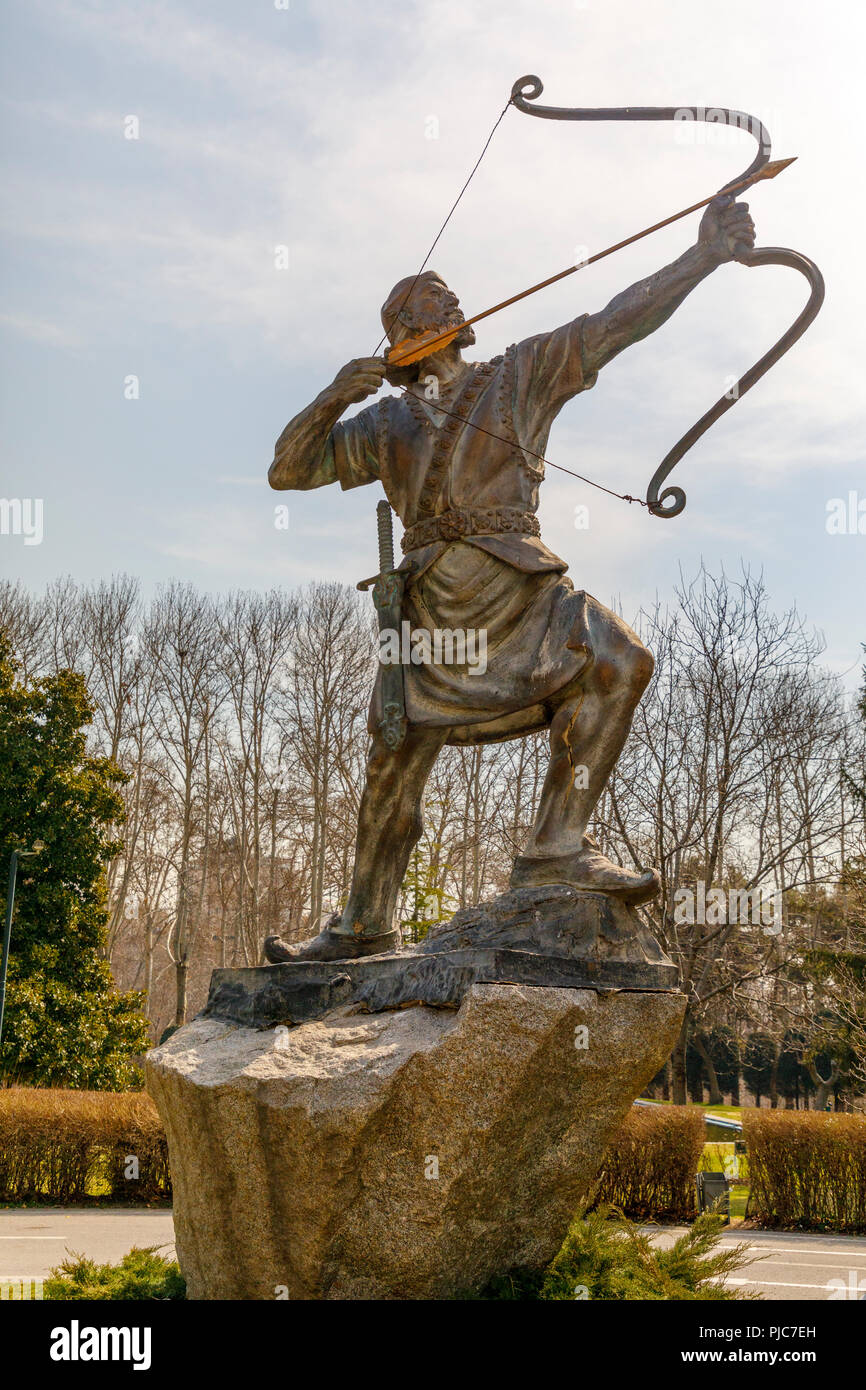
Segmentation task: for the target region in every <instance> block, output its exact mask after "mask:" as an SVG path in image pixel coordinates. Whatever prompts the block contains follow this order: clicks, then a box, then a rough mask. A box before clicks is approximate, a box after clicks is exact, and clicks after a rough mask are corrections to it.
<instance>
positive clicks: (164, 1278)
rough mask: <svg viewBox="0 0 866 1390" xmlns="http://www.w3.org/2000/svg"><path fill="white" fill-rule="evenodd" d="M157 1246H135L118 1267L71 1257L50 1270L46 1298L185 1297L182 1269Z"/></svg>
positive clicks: (75, 1256)
mask: <svg viewBox="0 0 866 1390" xmlns="http://www.w3.org/2000/svg"><path fill="white" fill-rule="evenodd" d="M158 1249H159V1247H158V1246H156V1245H152V1246H148V1247H146V1248H145V1249H139V1247H138V1246H133V1248H132V1249H131V1250H130V1252H129V1254H128V1255H124V1257H123V1259H122V1260H121V1261H120V1264H119V1265H98V1264H96V1263H95V1261H93V1260H88V1259H87V1258H86V1257H85V1256H84V1255H71V1256H70V1258H69V1259H68V1260H64V1262H63V1264H61V1265H58V1267H57V1268H56V1269H53V1270H52V1271H51V1276H50V1278H48V1279H46V1281H45V1284H44V1287H43V1297H44V1298H47V1299H55V1300H57V1301H59V1302H63V1303H69V1302H73V1301H75V1300H77V1299H84V1300H87V1301H88V1302H89V1301H92V1300H93V1299H99V1298H114V1299H121V1300H138V1301H141V1300H144V1299H161V1300H165V1299H170V1298H186V1284H185V1282H184V1278H183V1275H182V1274H181V1272H180V1266H179V1265H178V1264H177V1263H176V1261H174V1260H169V1259H168V1258H167V1257H166V1256H165V1255H160V1254H158V1253H157V1252H158Z"/></svg>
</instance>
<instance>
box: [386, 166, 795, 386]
mask: <svg viewBox="0 0 866 1390" xmlns="http://www.w3.org/2000/svg"><path fill="white" fill-rule="evenodd" d="M796 158H797V156H796V155H792V156H791V158H790V159H771V160H770V161H769V163H767V164H765V165H764V166H763V168H761V169H758V171H757V172H756V173H754V174H752V175H751V176H750V177H749V178H747V179H742V180H741V181H740V182H739V183H733V184H730V185H729V186H728V187H727V188H724V189H723V190H722V192H721V193H711V194H710V196H709V198H702V199H701V201H700V202H699V203H692V205H691V207H688V208H683V210H682V212H675V213H674V214H673V216H671V217H665V218H664V219H663V221H661V222H655V223H654V224H653V226H652V227H645V228H644V230H643V231H642V232H635V233H634V235H633V236H629V237H626V238H625V240H624V241H618V242H616V244H615V245H614V246H608V247H607V248H606V249H605V250H604V251H596V253H595V255H594V256H588V257H587V259H586V260H585V261H580V262H579V263H578V264H577V265H570V266H568V267H567V268H566V269H565V270H560V271H559V272H558V273H557V274H556V275H550V276H548V278H547V279H546V280H540V281H539V282H538V284H537V285H530V287H529V289H528V290H521V291H520V293H519V294H513V295H512V296H511V298H510V299H503V300H502V302H501V304H494V305H493V308H492V309H484V310H483V312H482V313H480V314H474V315H473V316H472V318H471V319H464V320H463V321H462V322H461V323H458V324H454V325H453V326H452V327H450V328H446V329H444V330H442V331H440V332H437V331H436V330H435V329H433V330H430V331H429V332H427V333H422V334H421V335H420V336H419V337H417V338H403V339H402V341H401V342H399V343H395V344H394V346H393V347H391V348H389V349H388V351H387V353H386V354H385V360H386V362H387V363H388V366H389V367H407V366H408V365H409V364H410V363H411V362H420V361H422V359H423V358H425V357H429V356H431V354H432V352H438V351H439V349H440V348H443V347H446V346H447V344H448V343H450V342H451V341H452V340H453V339H454V338H456V337H457V334H458V333H460V332H461V331H462V330H463V329H464V328H467V327H468V326H469V324H471V323H479V322H480V321H481V319H486V318H489V317H490V315H491V314H497V313H498V312H499V310H500V309H507V308H508V306H509V304H516V303H517V301H518V300H519V299H526V298H527V297H528V296H529V295H530V294H536V293H537V292H538V290H543V289H546V288H547V286H548V285H555V284H556V282H557V280H564V279H565V277H566V276H567V275H574V274H575V272H576V271H578V270H583V269H584V267H585V266H588V265H593V264H594V262H595V261H601V260H603V259H604V257H605V256H612V255H613V253H614V251H621V250H622V249H623V247H624V246H631V245H632V243H633V242H635V241H640V240H641V239H642V237H645V236H650V235H651V234H652V233H653V232H657V231H659V229H660V228H661V227H669V226H670V224H671V223H672V222H678V221H679V220H680V218H681V217H688V215H689V213H692V212H697V211H698V209H699V208H705V207H706V206H707V204H708V203H712V202H713V200H714V199H715V198H719V197H728V195H729V194H733V193H741V192H742V191H743V190H744V189H746V188H750V187H751V186H752V184H754V183H760V182H761V180H762V179H774V178H775V177H776V175H777V174H781V172H782V170H783V169H787V167H788V165H789V164H793V163H794V160H795V159H796Z"/></svg>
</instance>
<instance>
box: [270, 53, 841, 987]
mask: <svg viewBox="0 0 866 1390" xmlns="http://www.w3.org/2000/svg"><path fill="white" fill-rule="evenodd" d="M540 91H541V84H540V82H538V79H537V78H525V79H521V81H520V82H519V83H516V84H515V88H514V91H513V93H512V101H513V103H514V104H515V105H516V106H517V107H518V108H519V109H522V110H525V111H527V112H529V113H530V114H533V115H541V116H547V117H550V118H553V119H568V120H587V119H588V120H608V119H622V120H634V119H653V120H662V119H673V118H674V114H675V113H674V110H673V108H642V109H639V110H638V109H634V108H622V109H619V108H610V109H606V110H605V111H589V112H587V111H578V110H575V111H571V110H569V109H565V108H564V109H557V108H543V107H532V106H531V105H528V104H527V103H528V102H531V101H532V100H533V99H534V98H535V97H537V96H538V94H539V93H540ZM728 114H736V113H728ZM749 119H751V118H749ZM757 124H758V126H759V129H760V137H759V139H760V149H759V152H758V155H757V156H756V159H755V161H754V162H753V164H752V165H751V166H750V167H749V169H748V170H747V171H746V173H745V175H744V176H743V177H745V178H748V177H751V176H754V175H756V174H757V173H758V172H759V171H760V170H761V169H764V167H765V166H766V165H767V163H768V160H769V137H768V136H767V135H766V132H765V131H764V129H763V127H760V125H759V123H757ZM731 182H732V183H736V182H737V181H736V180H732V181H731ZM727 187H729V186H726V189H725V190H722V194H721V195H720V196H719V197H717V198H716V199H715V200H713V201H712V202H711V203H710V204H709V206H708V207H707V210H706V211H705V213H704V215H703V218H702V221H701V224H700V231H699V235H698V240H697V242H696V243H695V245H694V246H692V247H690V248H689V249H688V250H686V251H685V252H684V253H683V255H681V256H680V257H679V258H678V259H677V260H676V261H674V262H673V264H671V265H668V266H665V267H664V268H662V269H661V270H659V271H658V272H656V273H655V274H654V275H651V276H649V277H648V278H647V279H645V280H642V281H640V282H638V283H637V284H635V285H632V286H631V287H630V288H629V289H627V290H625V291H624V292H623V293H621V294H619V295H617V296H616V297H615V298H614V299H613V300H612V301H611V302H610V304H608V305H607V307H606V308H605V309H603V310H602V311H601V312H599V313H595V314H580V315H579V316H577V317H575V318H573V319H571V320H570V321H568V322H566V323H565V324H563V325H562V326H560V327H558V328H555V329H553V330H552V331H550V332H543V333H539V334H536V335H534V336H533V337H531V338H527V339H524V340H523V341H522V342H519V343H516V344H513V345H512V346H511V347H509V348H508V349H507V350H506V351H505V353H504V354H502V355H501V356H499V357H495V358H493V359H492V361H490V362H467V361H465V360H464V358H463V355H462V352H463V349H465V348H467V347H470V346H471V345H472V344H473V343H474V341H475V334H474V331H473V329H472V327H471V325H470V324H468V323H467V322H466V321H465V319H464V316H463V314H462V313H461V311H460V307H459V301H458V299H457V296H456V295H455V294H454V293H453V292H452V291H451V290H450V289H449V287H448V286H447V285H446V283H445V281H444V280H443V279H442V278H441V277H440V276H439V275H438V274H436V273H435V272H434V271H429V270H428V271H425V272H424V273H422V274H418V275H415V276H409V277H406V279H404V280H401V281H400V282H398V284H397V285H395V286H394V288H393V289H392V291H391V293H390V294H389V296H388V298H387V300H386V301H385V304H384V305H383V307H382V322H383V326H384V328H385V331H386V334H387V336H388V338H389V340H390V342H391V344H392V346H393V345H394V344H395V343H399V342H401V341H404V340H406V339H407V338H410V339H415V340H417V339H418V338H423V336H424V335H425V334H442V333H444V332H448V333H449V335H450V336H449V341H447V342H446V343H445V345H444V346H439V347H436V348H435V349H434V350H433V351H432V352H430V354H429V355H428V356H426V357H424V358H423V359H421V360H419V361H417V362H412V363H408V364H403V365H398V366H394V365H389V364H388V362H386V361H385V360H384V359H383V358H380V357H369V358H359V359H356V360H354V361H352V362H349V363H347V365H346V366H345V367H343V368H342V369H341V371H340V372H338V374H337V376H336V378H335V380H334V381H333V383H332V384H331V385H330V386H328V387H326V388H325V389H324V390H323V391H322V392H321V393H320V394H319V396H317V398H316V399H315V401H313V402H312V404H311V405H309V406H308V407H307V408H306V409H305V410H303V411H301V412H300V414H299V415H297V416H296V417H295V418H294V419H293V420H292V421H290V423H289V424H288V425H287V426H286V428H285V430H284V431H283V433H282V435H281V436H280V438H279V440H278V441H277V446H276V451H275V456H274V461H273V463H272V465H271V468H270V472H269V480H270V483H271V486H272V487H274V488H277V489H285V488H298V489H309V488H317V487H323V486H326V485H328V484H329V483H333V482H339V483H340V485H341V487H343V488H344V489H346V488H354V487H359V486H363V485H366V484H368V483H372V482H377V481H378V482H381V484H382V486H383V487H384V490H385V493H386V496H387V498H388V502H389V503H390V506H391V507H392V508H393V509H394V511H396V512H397V514H398V515H399V517H400V519H401V520H402V522H403V525H404V528H405V535H404V541H403V547H404V550H405V551H406V554H405V557H404V559H403V561H402V563H401V564H400V565H399V566H398V567H397V568H396V570H395V569H394V567H393V558H392V557H389V556H387V555H386V556H385V558H384V559H383V558H382V556H380V571H381V573H380V577H379V579H378V580H377V581H376V584H377V590H376V591H374V592H375V595H376V604H377V609H378V611H379V615H380V624H382V623H386V622H389V623H390V622H394V621H395V619H396V617H397V615H398V609H397V606H396V605H397V602H398V594H397V592H396V590H395V588H394V583H395V581H396V580H397V578H398V577H399V582H400V584H401V585H402V587H403V592H402V595H400V596H399V616H400V618H401V621H402V622H403V623H404V624H405V623H408V624H409V626H410V629H411V631H412V632H420V633H422V634H427V635H428V637H431V638H432V636H433V635H434V634H436V633H442V632H443V631H447V632H453V631H454V630H461V631H464V632H466V631H471V632H483V634H484V638H485V644H486V646H485V650H486V662H485V667H484V669H483V670H482V669H481V668H480V666H478V665H476V666H475V667H472V666H471V665H470V664H469V663H468V662H464V663H463V664H445V663H442V662H439V663H438V664H437V663H436V662H431V661H426V660H425V661H422V662H421V663H420V664H413V663H411V662H409V663H406V664H403V666H402V671H401V672H400V673H399V675H400V676H401V677H402V679H401V685H402V690H401V695H402V699H401V698H400V697H399V696H398V697H395V685H394V681H395V671H394V668H393V666H392V667H390V668H389V667H387V666H385V667H380V671H379V675H378V678H377V681H376V686H375V690H374V693H373V700H372V704H371V710H370V718H369V729H370V733H371V737H372V746H371V751H370V756H369V761H368V766H367V777H366V784H365V787H364V791H363V795H362V798H361V805H360V813H359V823H358V835H357V845H356V856H355V866H354V874H353V880H352V886H351V891H350V895H349V899H348V902H347V904H346V907H345V910H344V911H343V912H342V914H340V915H339V916H337V917H335V918H333V919H331V921H330V922H329V924H328V927H327V928H326V930H325V931H324V932H323V933H322V934H321V935H320V936H319V937H318V938H315V939H314V940H313V942H311V943H307V944H306V945H305V946H304V947H302V948H297V947H288V946H286V944H285V943H281V942H279V941H278V940H276V939H270V941H269V943H268V945H267V946H266V954H267V956H268V958H269V959H271V960H281V961H291V960H295V959H306V960H315V959H327V960H333V959H334V958H335V956H336V957H339V958H346V959H352V958H355V957H357V956H359V955H362V954H369V953H370V949H371V947H372V946H373V942H374V940H375V941H376V943H377V944H376V946H375V948H374V949H377V950H381V949H383V948H382V946H381V945H379V944H378V943H379V942H382V941H386V942H387V934H388V933H389V932H391V931H392V930H393V919H394V911H395V906H396V902H397V896H398V893H399V890H400V885H401V883H402V880H403V876H404V874H405V871H406V866H407V864H408V861H409V856H410V854H411V852H412V848H413V846H414V845H415V843H416V842H417V840H418V838H419V836H420V833H421V828H422V819H421V817H422V801H423V792H424V785H425V782H426V780H427V777H428V775H429V773H430V770H431V768H432V766H433V763H434V761H435V759H436V757H437V755H438V753H439V751H440V750H441V748H442V747H443V746H444V745H445V744H446V743H450V744H474V743H483V742H491V741H498V740H502V739H509V738H517V737H520V736H522V735H525V734H527V733H530V732H532V731H535V730H538V729H541V728H548V729H549V730H550V764H549V767H548V771H547V775H546V778H545V781H544V786H543V788H542V792H541V796H540V801H539V806H538V811H537V814H536V818H535V823H534V825H533V828H532V831H531V834H530V836H529V841H528V843H527V845H526V847H525V849H524V852H523V854H522V855H521V856H520V858H519V860H518V861H516V864H515V871H514V877H513V879H512V886H513V887H515V888H520V889H522V890H523V889H532V888H539V887H542V886H545V885H550V884H557V883H559V884H563V885H568V886H570V888H571V889H577V890H579V891H580V892H582V893H604V894H607V895H609V896H610V897H612V898H613V899H616V900H619V901H620V902H623V903H637V902H640V901H643V900H645V899H647V898H648V897H651V896H652V895H653V894H654V893H656V892H657V891H658V885H659V880H658V875H657V874H656V873H655V871H653V870H646V871H644V872H639V871H633V870H629V869H625V868H622V867H621V866H619V865H616V864H613V863H611V862H610V861H609V860H607V859H606V858H605V857H604V856H603V855H602V854H601V853H600V851H599V850H598V848H597V846H596V845H595V844H594V843H593V842H592V841H591V840H589V839H588V837H587V834H586V830H587V824H588V822H589V820H590V818H591V816H592V813H593V810H594V808H595V805H596V803H597V801H598V798H599V796H600V795H601V792H602V789H603V787H604V785H605V783H606V781H607V778H608V776H609V775H610V772H611V770H612V769H613V767H614V764H615V762H616V760H617V758H618V756H619V753H620V751H621V749H622V747H623V744H624V742H625V739H626V737H627V735H628V731H629V728H630V725H631V719H632V715H633V713H634V710H635V708H636V706H637V703H638V701H639V700H640V698H641V695H642V693H643V691H644V689H645V688H646V685H647V682H648V681H649V679H650V676H651V673H652V669H653V660H652V656H651V654H650V653H649V652H648V651H647V649H646V648H645V647H644V645H643V644H642V643H641V641H640V640H639V639H638V637H637V636H636V635H635V633H634V632H632V631H631V630H630V629H629V628H628V627H627V626H626V624H625V623H624V622H623V621H622V620H621V619H620V618H619V617H617V616H616V615H615V614H614V613H612V612H611V611H610V610H608V609H607V608H605V607H604V606H603V605H602V604H601V603H599V602H598V600H596V599H594V598H593V597H592V596H591V595H589V594H588V593H586V592H583V591H575V589H574V588H573V586H572V584H571V582H570V581H569V580H568V579H567V578H566V577H565V570H566V568H567V566H566V564H565V561H563V560H561V559H560V558H559V557H558V556H556V555H554V554H553V552H552V551H551V550H549V549H548V547H547V546H546V545H545V544H544V542H543V541H542V540H541V537H540V534H539V528H538V521H537V517H536V512H537V509H538V498H539V488H540V484H541V481H542V479H543V476H544V465H543V461H542V460H543V452H544V449H545V447H546V443H547V439H548V435H549V432H550V429H551V426H552V424H553V421H554V419H555V418H556V416H557V414H558V413H559V411H560V410H561V409H562V407H563V406H564V405H565V404H566V402H567V401H569V400H572V399H573V398H574V397H576V396H578V395H579V394H580V393H581V392H583V391H585V390H588V389H590V388H591V387H592V386H593V385H594V383H595V381H596V378H597V375H598V372H599V371H600V370H601V369H602V368H603V367H605V366H606V365H607V364H608V363H609V362H611V361H612V360H613V359H614V358H615V357H616V356H617V355H618V354H619V353H620V352H622V351H623V349H624V348H626V347H628V346H630V345H631V344H633V343H636V342H639V341H640V340H641V339H643V338H645V337H647V336H648V335H649V334H651V333H653V332H654V331H655V330H656V329H657V328H660V327H661V325H662V324H663V323H665V322H666V321H667V319H668V318H670V316H671V315H672V314H673V312H674V310H675V309H676V308H677V307H678V306H679V305H680V304H681V303H682V302H683V300H684V299H685V298H686V296H687V295H688V294H689V293H690V292H691V290H692V289H694V288H695V286H696V285H698V284H699V283H700V282H701V280H703V279H704V278H705V277H706V276H707V275H709V274H711V273H712V271H713V270H715V269H716V268H717V267H718V266H720V265H722V264H724V263H725V262H729V261H731V260H734V259H737V260H741V261H745V262H746V263H749V264H765V263H770V262H771V261H772V262H773V263H782V264H787V265H795V266H796V268H797V269H800V270H803V272H804V273H806V274H808V275H811V273H812V271H814V276H817V279H815V278H814V276H813V277H812V280H813V297H812V300H810V305H809V306H807V309H806V310H804V313H803V315H801V316H800V319H798V321H797V323H796V324H795V325H794V326H793V327H792V329H791V330H789V332H788V334H787V335H785V338H784V339H782V340H780V343H779V344H777V345H776V348H774V349H773V351H772V353H770V354H767V356H766V357H765V358H763V359H762V360H761V362H760V363H758V364H756V366H755V367H754V368H752V370H751V372H750V373H747V374H746V377H744V378H743V380H742V381H741V383H740V391H741V392H742V391H743V390H744V389H748V387H749V386H750V385H752V384H754V381H756V380H757V379H758V377H759V376H760V375H762V374H763V372H764V371H765V370H766V369H767V366H768V365H770V360H769V359H770V358H772V359H773V360H775V359H776V357H778V356H780V355H781V352H782V351H784V350H785V349H786V347H787V346H789V345H790V341H793V337H796V336H799V333H801V332H802V331H803V329H804V328H805V326H806V322H805V320H806V319H807V318H808V317H809V315H810V314H811V317H814V313H816V312H817V307H818V305H819V304H820V275H818V273H817V271H816V270H815V269H814V267H811V262H805V258H803V257H799V256H798V254H797V253H795V252H789V251H780V250H777V249H775V248H768V249H766V250H761V251H759V252H756V251H755V250H754V249H753V248H754V241H755V231H754V224H753V222H752V219H751V217H750V216H749V212H748V206H747V205H746V204H739V203H736V202H734V201H733V200H732V198H731V197H730V196H729V195H728V193H727ZM750 258H751V259H750ZM809 267H811V270H809ZM815 301H817V302H815ZM455 329H456V330H457V331H456V333H455V332H454V330H455ZM792 335H793V336H792ZM386 379H387V380H388V381H389V382H391V384H392V385H396V386H399V387H402V388H403V394H402V395H400V396H391V397H386V398H384V399H382V400H380V401H378V402H376V403H375V404H374V405H372V406H370V407H368V408H367V409H365V410H362V411H361V412H360V413H359V414H357V415H355V416H354V417H353V418H351V419H348V420H344V421H342V420H341V419H340V417H341V416H342V415H343V414H344V412H345V411H346V409H347V407H348V406H350V405H351V404H353V403H356V402H360V401H362V400H363V399H364V398H365V397H366V396H368V395H370V394H374V393H375V392H377V391H378V390H379V388H380V387H381V385H382V384H383V382H384V381H385V380H386ZM726 399H727V398H726ZM729 403H730V402H727V404H729ZM721 404H722V403H721V402H720V403H718V405H717V406H716V407H714V408H713V411H711V412H709V414H708V415H707V416H705V417H704V419H703V420H702V421H700V422H699V423H698V425H696V426H695V427H694V428H693V429H692V430H691V431H689V433H688V435H686V436H684V438H683V440H681V441H680V444H679V445H677V446H676V448H675V449H674V450H672V451H671V453H670V454H669V455H668V457H667V459H666V460H665V463H664V464H663V465H662V467H661V468H660V469H659V470H657V472H656V475H655V477H654V479H653V482H652V484H651V487H650V493H649V494H648V503H649V505H650V506H651V510H653V511H654V512H656V513H657V514H660V515H674V514H676V512H678V511H681V510H682V507H683V506H684V504H685V496H684V494H683V493H682V490H681V489H679V488H668V489H666V490H665V492H663V493H662V494H661V495H659V492H658V488H659V486H660V485H661V483H662V482H663V481H664V479H665V477H666V476H667V473H668V472H669V471H670V469H671V468H672V467H673V465H674V463H675V462H676V461H677V459H679V458H681V457H682V454H683V453H684V452H685V448H687V447H689V446H690V444H691V443H693V442H694V439H696V438H697V437H699V435H700V434H701V433H703V431H704V429H706V428H707V427H708V425H709V424H710V423H712V419H715V418H718V415H719V414H720V413H721V409H720V406H721ZM727 404H726V405H725V406H724V407H722V408H727ZM710 417H712V419H711V418H710ZM386 549H387V547H386ZM404 716H405V723H403V718H404ZM499 926H500V928H501V929H502V930H504V924H503V923H502V922H501V921H500V923H499ZM487 944H488V945H490V944H494V943H492V942H491V941H488V942H487Z"/></svg>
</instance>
